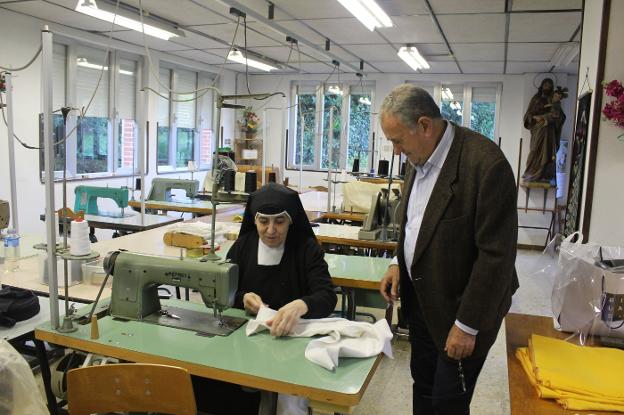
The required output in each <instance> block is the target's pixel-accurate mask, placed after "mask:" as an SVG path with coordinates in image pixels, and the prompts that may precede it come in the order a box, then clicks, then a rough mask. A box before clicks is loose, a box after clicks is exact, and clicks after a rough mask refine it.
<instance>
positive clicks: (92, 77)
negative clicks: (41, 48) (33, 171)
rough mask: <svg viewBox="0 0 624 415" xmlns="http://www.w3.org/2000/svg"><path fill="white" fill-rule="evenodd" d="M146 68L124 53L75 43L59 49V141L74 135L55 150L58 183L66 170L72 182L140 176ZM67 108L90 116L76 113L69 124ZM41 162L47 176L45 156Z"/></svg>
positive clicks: (55, 72)
mask: <svg viewBox="0 0 624 415" xmlns="http://www.w3.org/2000/svg"><path fill="white" fill-rule="evenodd" d="M140 66H141V63H140V62H139V61H138V59H136V58H133V57H130V56H126V55H125V54H123V53H121V52H118V51H111V52H106V50H104V49H98V48H95V47H92V46H89V47H86V46H82V45H79V44H75V43H71V42H69V44H67V45H61V44H54V48H53V77H52V78H53V109H54V111H55V113H54V114H53V121H54V139H55V141H57V142H60V141H63V140H64V139H65V134H66V132H67V133H68V134H70V136H69V138H68V140H67V142H66V143H63V144H59V145H57V146H55V163H54V164H55V166H54V169H55V178H56V179H59V178H61V177H62V171H63V168H64V166H65V165H66V166H67V177H68V178H69V179H81V178H87V177H106V176H114V175H119V174H132V173H133V172H136V171H137V165H138V162H137V151H136V150H137V122H136V119H137V117H136V111H137V108H136V103H137V99H136V97H137V89H138V85H139V84H140V77H139V76H140ZM62 107H71V108H80V109H83V110H84V111H86V113H85V116H84V117H82V118H80V113H79V112H78V111H77V110H74V111H71V112H69V114H68V116H67V118H66V119H64V118H63V116H62V115H61V113H60V109H61V108H62ZM41 125H42V123H41ZM40 136H41V139H40V141H41V143H42V144H43V137H42V134H40ZM42 153H43V150H42ZM65 156H66V157H65ZM65 158H66V159H67V160H66V161H65ZM40 161H41V162H40V170H41V171H43V170H44V163H43V161H44V160H43V156H41V157H40Z"/></svg>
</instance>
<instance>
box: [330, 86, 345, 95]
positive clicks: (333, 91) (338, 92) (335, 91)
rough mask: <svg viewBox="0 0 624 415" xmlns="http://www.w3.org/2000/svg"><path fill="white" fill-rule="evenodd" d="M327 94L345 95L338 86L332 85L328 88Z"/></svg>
mask: <svg viewBox="0 0 624 415" xmlns="http://www.w3.org/2000/svg"><path fill="white" fill-rule="evenodd" d="M327 93H328V94H332V95H343V94H344V93H343V92H342V89H340V87H339V86H338V85H331V86H330V87H329V88H327Z"/></svg>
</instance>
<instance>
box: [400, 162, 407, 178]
mask: <svg viewBox="0 0 624 415" xmlns="http://www.w3.org/2000/svg"><path fill="white" fill-rule="evenodd" d="M406 166H407V161H404V162H403V163H402V164H401V173H400V175H401V176H405V167H406Z"/></svg>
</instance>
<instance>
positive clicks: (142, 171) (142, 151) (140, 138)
mask: <svg viewBox="0 0 624 415" xmlns="http://www.w3.org/2000/svg"><path fill="white" fill-rule="evenodd" d="M143 94H145V93H143ZM142 101H143V102H145V100H142ZM142 125H143V123H139V127H138V134H137V135H138V142H139V143H138V144H139V145H138V147H139V148H138V152H139V174H140V177H141V226H144V225H145V145H146V143H147V140H148V137H149V121H145V134H141V130H142V128H141V126H142ZM156 141H158V139H157V140H156ZM156 164H158V162H156ZM132 174H133V175H134V162H132ZM133 186H134V184H133ZM132 194H134V191H133V192H132Z"/></svg>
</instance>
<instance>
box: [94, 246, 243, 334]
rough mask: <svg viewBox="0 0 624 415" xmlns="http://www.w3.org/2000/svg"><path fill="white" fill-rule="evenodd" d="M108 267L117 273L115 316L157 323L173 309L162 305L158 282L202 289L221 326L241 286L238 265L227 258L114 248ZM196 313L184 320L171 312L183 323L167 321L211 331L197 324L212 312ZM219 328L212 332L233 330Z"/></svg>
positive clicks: (112, 297) (202, 293)
mask: <svg viewBox="0 0 624 415" xmlns="http://www.w3.org/2000/svg"><path fill="white" fill-rule="evenodd" d="M104 270H105V271H106V272H107V273H109V274H111V275H112V276H113V289H112V293H111V306H110V314H111V315H112V316H113V317H118V318H123V319H129V320H145V321H148V322H153V323H157V324H163V321H162V319H161V316H163V315H164V316H166V315H167V313H168V312H167V310H170V309H171V308H166V309H163V307H161V304H160V299H159V297H158V286H160V285H162V284H166V285H173V286H176V287H184V288H191V289H195V290H197V291H199V293H200V294H201V297H202V300H203V301H204V303H205V304H206V306H208V307H210V308H212V309H213V311H214V319H215V320H216V321H217V322H218V323H219V324H217V325H220V326H223V319H224V318H223V317H221V316H220V313H221V312H222V311H223V310H225V309H227V308H229V307H231V306H232V305H233V304H234V295H235V294H236V290H237V288H238V265H236V264H232V263H229V262H224V261H219V262H213V261H206V262H202V261H201V260H197V259H189V258H176V257H162V256H156V255H144V254H136V253H131V252H122V251H113V252H109V254H108V255H107V256H106V258H105V259H104ZM163 310H164V314H163ZM176 310H177V311H176V313H175V314H180V315H182V314H185V315H186V313H185V312H184V311H183V310H181V309H180V308H176ZM196 314H201V316H200V317H199V318H198V317H193V318H188V319H186V320H187V321H184V320H185V318H180V317H179V316H177V315H174V314H172V313H171V314H170V315H173V316H174V317H173V318H174V319H177V320H180V321H178V322H177V323H180V324H164V325H168V326H174V327H180V328H185V329H190V330H196V331H203V332H206V331H207V332H210V328H208V329H207V330H203V329H201V328H199V327H195V326H193V324H198V323H199V322H201V321H204V322H206V321H208V320H209V317H210V315H209V314H207V313H205V312H204V313H197V312H196ZM183 317H184V316H183ZM163 318H164V317H163ZM168 323H176V322H171V321H169V322H168ZM189 324H190V326H189ZM208 325H210V324H208ZM230 326H231V324H230ZM237 327H238V326H237ZM218 329H219V330H217V331H218V332H213V333H211V334H226V335H227V334H229V333H230V332H231V331H232V330H230V331H229V332H227V333H221V332H220V331H223V327H220V328H218Z"/></svg>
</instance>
